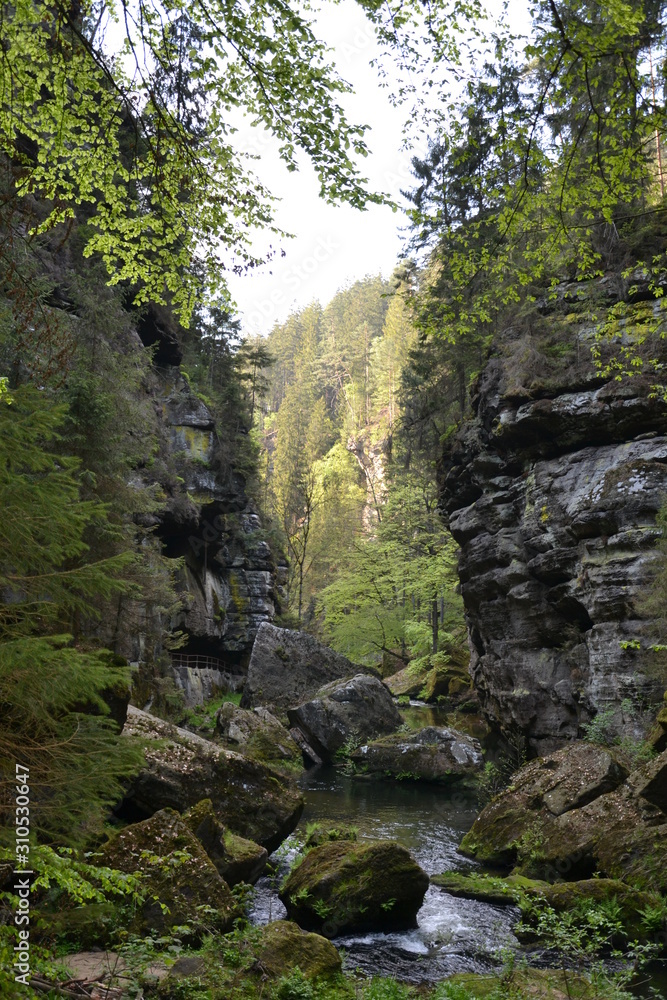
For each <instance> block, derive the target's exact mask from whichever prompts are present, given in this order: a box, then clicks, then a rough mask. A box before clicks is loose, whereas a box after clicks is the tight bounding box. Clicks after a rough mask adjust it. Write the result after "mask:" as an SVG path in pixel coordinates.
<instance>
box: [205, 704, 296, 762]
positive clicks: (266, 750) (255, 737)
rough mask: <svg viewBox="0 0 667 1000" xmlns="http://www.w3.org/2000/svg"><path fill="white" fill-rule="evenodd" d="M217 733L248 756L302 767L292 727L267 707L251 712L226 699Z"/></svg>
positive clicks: (216, 718) (218, 722)
mask: <svg viewBox="0 0 667 1000" xmlns="http://www.w3.org/2000/svg"><path fill="white" fill-rule="evenodd" d="M215 725H216V734H217V735H218V737H219V738H220V740H221V741H222V742H223V743H224V744H225V745H226V746H229V747H230V748H232V749H236V750H238V751H240V753H242V754H244V755H245V756H246V757H252V758H253V760H259V761H261V762H262V763H264V764H269V765H271V766H272V767H275V768H277V769H278V770H282V769H284V768H285V767H287V768H289V769H292V770H301V768H302V767H303V758H302V754H301V749H300V748H299V747H298V746H297V745H296V743H295V742H294V740H293V739H292V737H291V735H290V733H289V730H288V729H286V728H285V727H284V726H283V724H282V723H281V722H280V720H279V719H277V718H276V717H275V715H272V714H271V712H269V711H268V709H266V708H261V707H260V708H255V709H253V710H252V711H248V710H247V709H245V708H239V707H238V706H237V705H234V704H233V702H230V701H228V702H225V704H224V705H222V707H221V708H220V709H218V712H217V713H216V717H215Z"/></svg>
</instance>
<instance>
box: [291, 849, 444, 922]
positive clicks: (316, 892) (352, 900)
mask: <svg viewBox="0 0 667 1000" xmlns="http://www.w3.org/2000/svg"><path fill="white" fill-rule="evenodd" d="M427 889H428V875H427V874H426V872H424V871H422V869H421V868H420V867H419V865H418V864H417V862H416V861H414V859H413V858H412V857H411V856H410V854H409V853H408V852H407V851H406V849H405V848H404V847H401V846H400V845H399V844H395V843H393V842H392V841H389V840H381V841H368V842H364V843H356V844H355V843H351V842H350V841H348V840H339V841H330V842H329V843H324V844H322V845H321V846H320V847H315V848H313V850H312V851H310V852H309V853H308V854H307V855H306V856H305V858H304V859H303V861H302V862H301V864H300V865H298V866H297V867H296V868H295V869H293V870H292V872H291V873H290V875H289V876H288V878H287V879H286V881H285V882H284V883H283V886H282V889H281V890H280V898H281V900H282V901H283V903H284V904H285V906H286V908H287V913H288V916H289V917H290V919H292V920H295V921H296V922H297V923H298V924H299V926H301V927H305V928H306V929H309V930H316V931H318V932H319V933H321V934H324V935H325V936H326V937H329V938H331V937H336V936H337V935H339V934H343V933H346V932H348V931H361V930H364V931H389V930H405V929H407V928H410V927H416V926H417V913H418V911H419V909H420V907H421V905H422V902H423V900H424V895H425V893H426V890H427Z"/></svg>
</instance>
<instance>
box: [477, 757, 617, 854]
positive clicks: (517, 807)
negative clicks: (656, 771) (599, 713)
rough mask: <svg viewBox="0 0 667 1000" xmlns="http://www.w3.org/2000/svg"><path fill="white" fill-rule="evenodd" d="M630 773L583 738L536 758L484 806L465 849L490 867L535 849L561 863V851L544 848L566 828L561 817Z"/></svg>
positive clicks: (534, 852) (534, 851)
mask: <svg viewBox="0 0 667 1000" xmlns="http://www.w3.org/2000/svg"><path fill="white" fill-rule="evenodd" d="M626 776H627V772H626V771H625V770H624V769H623V768H622V767H621V766H620V765H619V764H618V763H617V762H616V761H615V760H614V759H613V757H612V756H611V755H610V754H609V753H607V751H606V750H604V749H602V747H599V746H594V745H592V744H590V743H585V742H583V741H582V742H577V743H572V744H570V745H568V746H566V747H564V748H563V749H562V750H558V751H556V752H555V753H553V754H551V755H549V756H548V757H540V758H538V759H537V760H534V761H531V762H530V763H529V764H526V765H525V766H524V767H522V768H521V769H520V770H519V771H517V773H516V774H515V775H514V776H513V778H512V783H511V785H510V786H509V787H508V788H507V789H506V790H505V791H504V792H502V793H501V794H500V795H498V796H496V798H495V799H493V801H492V802H490V803H489V805H488V806H486V808H485V809H483V810H482V812H481V814H480V815H479V816H478V817H477V819H476V820H475V822H474V824H473V826H472V828H471V829H470V830H469V832H468V833H467V834H466V835H465V837H464V838H463V840H462V842H461V845H460V850H461V851H462V853H463V854H466V855H469V856H471V857H474V858H476V859H477V860H479V861H482V862H483V863H485V864H489V865H498V866H503V865H507V866H508V867H511V866H513V865H514V864H515V863H516V861H517V859H519V860H521V859H523V858H524V857H525V856H526V855H528V854H530V853H531V852H532V853H533V854H535V855H536V857H537V858H539V859H541V860H547V861H548V860H551V861H557V860H558V859H559V858H562V857H563V856H564V855H563V853H562V851H561V850H560V849H557V850H556V851H555V855H554V852H552V851H549V852H546V853H545V851H544V846H545V838H547V839H548V838H550V837H551V839H553V837H552V836H551V835H552V834H555V833H556V831H558V830H559V829H560V828H561V827H562V826H564V821H563V822H559V820H561V819H563V818H564V817H566V816H569V815H570V814H571V813H572V812H573V811H580V808H581V807H583V806H584V805H586V804H587V803H589V802H592V801H594V800H596V799H597V798H599V797H600V796H601V795H604V794H605V793H608V792H610V791H612V790H614V789H616V788H618V787H619V786H620V785H621V784H622V783H623V781H624V779H625V777H626ZM554 846H555V845H554ZM570 846H571V845H570V844H568V845H567V846H566V852H567V851H569V849H570Z"/></svg>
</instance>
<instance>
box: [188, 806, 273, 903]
mask: <svg viewBox="0 0 667 1000" xmlns="http://www.w3.org/2000/svg"><path fill="white" fill-rule="evenodd" d="M183 821H184V822H185V823H186V824H187V825H188V827H189V828H190V830H192V832H193V833H194V835H195V837H196V838H197V840H198V841H199V842H200V844H201V845H202V847H203V848H204V850H205V851H206V853H207V854H208V856H209V858H210V859H211V861H212V862H213V864H214V865H215V867H216V868H217V870H218V872H219V874H220V875H221V876H222V877H223V878H224V880H225V882H226V883H227V885H238V883H239V882H247V883H248V884H249V885H254V884H255V882H256V881H257V879H258V878H259V877H260V876H261V875H262V873H263V871H264V869H265V868H266V862H267V860H268V856H269V855H268V853H267V850H266V848H265V847H260V845H259V844H256V843H255V842H254V841H253V840H246V839H245V838H244V837H239V836H237V835H236V834H235V833H232V832H231V831H230V830H225V828H224V827H223V825H222V823H221V822H220V820H219V819H218V818H217V816H216V815H215V813H214V811H213V805H212V803H211V800H210V799H202V801H201V802H198V803H197V805H196V806H193V807H192V809H188V811H187V812H186V813H184V814H183Z"/></svg>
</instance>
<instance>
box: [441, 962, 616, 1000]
mask: <svg viewBox="0 0 667 1000" xmlns="http://www.w3.org/2000/svg"><path fill="white" fill-rule="evenodd" d="M447 982H448V983H450V984H451V987H452V994H453V996H457V993H456V992H454V990H455V989H456V988H458V990H459V992H458V996H461V997H466V998H470V1000H484V998H485V997H489V998H490V1000H496V998H497V997H499V996H508V997H513V998H517V1000H519V998H520V1000H529V998H530V1000H593V998H594V997H595V996H596V995H597V997H599V996H600V993H599V991H598V990H597V989H595V990H594V989H593V988H592V987H591V983H590V982H589V981H588V980H587V979H586V978H585V976H583V975H581V974H578V973H576V972H573V971H572V970H571V969H568V970H567V971H564V970H562V969H530V968H528V969H526V968H523V969H522V968H518V969H514V970H513V971H512V972H511V974H510V975H509V976H508V974H507V973H503V972H499V973H497V975H493V974H492V973H488V972H485V973H475V972H459V973H457V975H455V976H451V978H450V979H448V980H447Z"/></svg>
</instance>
